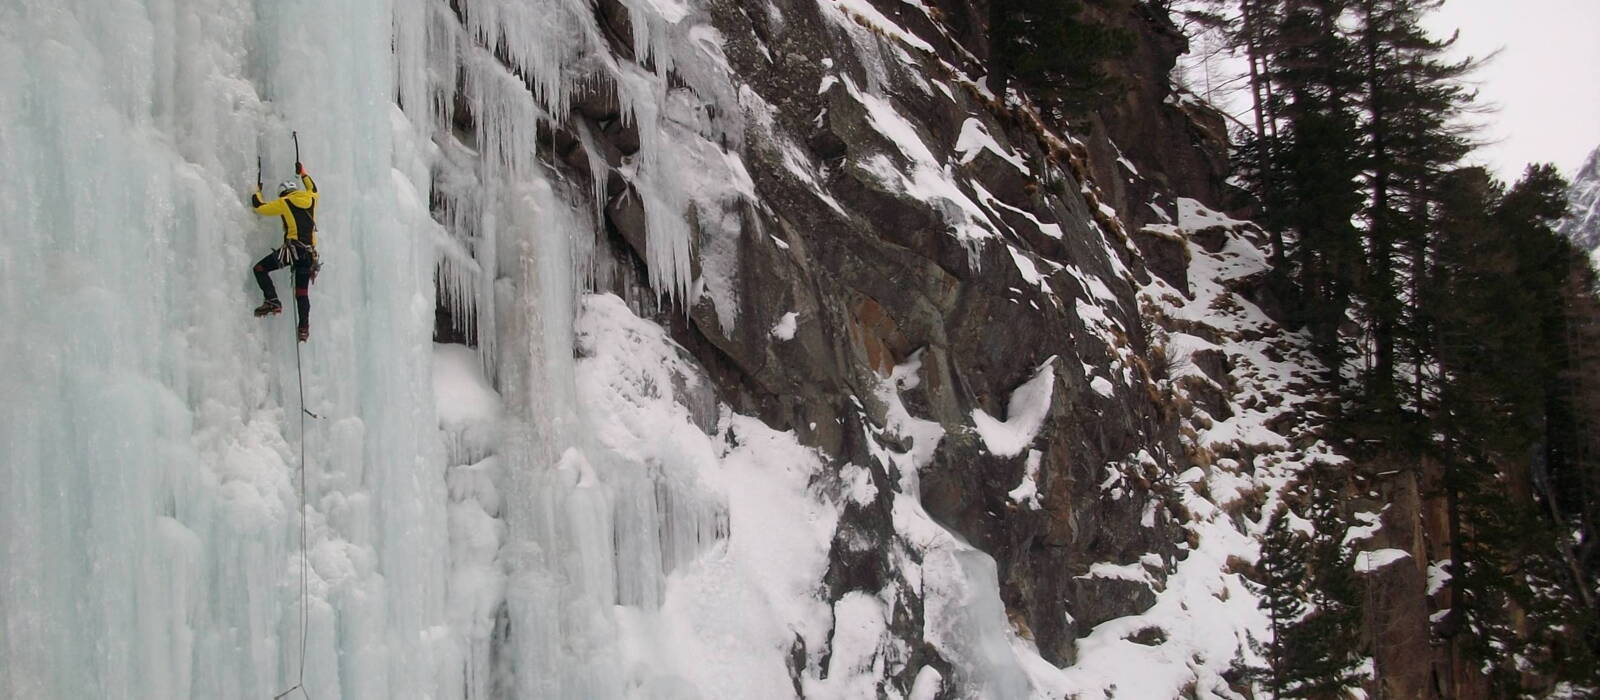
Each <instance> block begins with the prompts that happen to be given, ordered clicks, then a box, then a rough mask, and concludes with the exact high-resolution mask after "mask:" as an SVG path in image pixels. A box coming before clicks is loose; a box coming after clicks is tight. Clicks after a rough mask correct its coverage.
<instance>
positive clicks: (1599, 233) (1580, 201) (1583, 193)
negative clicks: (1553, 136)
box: [1556, 148, 1600, 264]
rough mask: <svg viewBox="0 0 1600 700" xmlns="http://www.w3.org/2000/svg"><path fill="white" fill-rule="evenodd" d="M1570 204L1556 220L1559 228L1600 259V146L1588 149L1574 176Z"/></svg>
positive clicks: (1568, 195) (1568, 191) (1569, 196)
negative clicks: (1581, 164) (1588, 151)
mask: <svg viewBox="0 0 1600 700" xmlns="http://www.w3.org/2000/svg"><path fill="white" fill-rule="evenodd" d="M1567 207H1568V209H1567V216H1566V218H1564V219H1562V220H1561V221H1560V222H1559V223H1558V224H1556V230H1557V231H1559V232H1561V234H1562V235H1565V236H1566V237H1568V238H1571V239H1572V241H1573V242H1574V243H1577V244H1578V248H1579V249H1581V250H1585V251H1590V252H1591V253H1592V254H1593V255H1595V256H1597V257H1596V258H1595V259H1596V260H1597V261H1600V148H1596V149H1595V150H1594V151H1592V152H1590V153H1589V158H1588V160H1585V161H1584V163H1583V167H1582V168H1579V169H1578V174H1577V175H1576V176H1574V177H1573V178H1572V186H1571V188H1570V189H1568V190H1567ZM1597 264H1600V262H1597Z"/></svg>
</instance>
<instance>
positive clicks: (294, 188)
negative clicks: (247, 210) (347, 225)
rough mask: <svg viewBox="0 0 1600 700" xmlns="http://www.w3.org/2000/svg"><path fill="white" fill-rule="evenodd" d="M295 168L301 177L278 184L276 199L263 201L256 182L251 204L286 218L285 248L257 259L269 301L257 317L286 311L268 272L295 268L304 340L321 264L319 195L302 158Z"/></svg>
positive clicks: (261, 211)
mask: <svg viewBox="0 0 1600 700" xmlns="http://www.w3.org/2000/svg"><path fill="white" fill-rule="evenodd" d="M294 171H295V173H296V174H297V175H299V176H300V178H299V180H298V181H295V180H284V181H283V183H282V184H280V185H278V198H277V199H274V200H272V201H270V202H263V201H261V185H260V184H259V183H257V184H256V191H255V194H252V195H250V204H251V206H253V207H255V210H256V213H257V214H260V215H262V216H276V217H280V218H281V219H283V247H281V248H277V249H275V250H273V251H272V252H270V253H267V256H266V257H264V258H262V259H261V260H259V261H257V262H256V266H255V273H256V284H259V285H261V294H262V295H263V296H265V297H266V301H264V302H262V303H261V305H260V306H257V307H256V316H267V315H270V314H276V313H282V312H283V304H281V303H279V302H278V290H277V289H275V288H273V286H272V278H271V277H269V276H268V273H270V272H272V271H273V270H276V269H278V268H280V267H284V266H289V267H292V268H293V269H294V302H295V308H296V310H298V311H299V317H300V321H299V326H300V328H299V330H300V341H301V342H305V340H306V338H308V337H310V335H311V296H310V294H311V282H312V280H315V279H316V278H317V270H318V269H319V268H321V267H322V265H321V263H320V262H319V261H318V260H317V198H318V195H317V183H315V182H313V181H312V180H311V176H310V175H307V174H306V169H305V167H304V166H302V165H300V163H299V161H296V162H295V164H294Z"/></svg>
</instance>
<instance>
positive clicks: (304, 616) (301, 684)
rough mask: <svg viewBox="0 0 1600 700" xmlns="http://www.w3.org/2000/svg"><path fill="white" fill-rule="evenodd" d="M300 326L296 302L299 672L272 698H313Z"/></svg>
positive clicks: (304, 404)
mask: <svg viewBox="0 0 1600 700" xmlns="http://www.w3.org/2000/svg"><path fill="white" fill-rule="evenodd" d="M293 274H294V270H293V268H292V267H291V268H290V275H291V276H292V275H293ZM299 327H300V308H299V305H298V304H296V305H295V329H296V330H295V343H294V378H295V383H296V385H297V386H298V387H299V389H300V669H299V671H300V672H299V675H298V676H296V680H295V684H294V687H291V688H289V689H288V690H285V691H283V692H281V693H278V694H277V695H274V696H272V700H282V699H283V698H284V697H287V696H288V695H289V694H290V693H293V692H294V691H296V690H298V691H300V694H301V695H303V696H305V698H306V700H311V694H310V693H308V692H306V628H307V623H308V622H309V621H310V618H311V608H310V593H309V590H308V582H309V576H310V572H309V569H310V556H309V555H308V554H307V543H308V541H309V539H308V535H307V531H308V528H307V525H306V416H311V417H313V418H315V417H317V416H316V414H314V413H312V412H310V411H308V410H306V378H305V372H304V370H302V369H301V362H300V337H299Z"/></svg>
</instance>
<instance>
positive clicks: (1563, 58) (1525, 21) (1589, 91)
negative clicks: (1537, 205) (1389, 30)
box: [1430, 0, 1600, 180]
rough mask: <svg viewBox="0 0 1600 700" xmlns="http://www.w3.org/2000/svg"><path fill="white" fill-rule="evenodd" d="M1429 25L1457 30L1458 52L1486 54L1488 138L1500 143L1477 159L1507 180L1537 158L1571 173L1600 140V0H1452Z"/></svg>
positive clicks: (1483, 98)
mask: <svg viewBox="0 0 1600 700" xmlns="http://www.w3.org/2000/svg"><path fill="white" fill-rule="evenodd" d="M1430 28H1431V29H1433V30H1434V31H1435V32H1437V33H1438V34H1440V35H1441V36H1447V35H1448V33H1449V32H1450V31H1451V30H1454V29H1459V30H1460V31H1461V38H1460V39H1459V40H1458V42H1457V46H1458V51H1459V52H1461V53H1463V54H1464V55H1473V56H1487V55H1489V54H1491V53H1493V52H1494V51H1496V50H1497V49H1498V50H1501V53H1500V55H1499V57H1497V58H1496V59H1495V60H1494V62H1493V63H1491V64H1489V65H1488V66H1486V67H1484V68H1483V69H1481V71H1480V72H1479V74H1478V77H1477V80H1478V82H1479V89H1480V93H1479V98H1478V99H1479V101H1480V102H1488V103H1491V104H1494V105H1496V106H1497V107H1498V108H1499V109H1498V111H1497V112H1495V113H1493V114H1486V115H1480V116H1478V117H1477V119H1478V120H1480V121H1482V122H1483V123H1485V124H1486V125H1487V127H1488V128H1486V129H1485V130H1484V132H1483V137H1484V138H1486V139H1489V140H1493V141H1496V143H1492V144H1490V145H1488V146H1485V147H1484V148H1482V149H1479V150H1478V152H1477V155H1476V156H1475V158H1476V159H1477V160H1478V161H1481V162H1483V163H1484V164H1485V165H1488V166H1489V167H1490V168H1491V169H1493V170H1494V171H1495V172H1497V173H1499V174H1500V176H1501V177H1502V178H1504V179H1506V180H1514V179H1516V178H1517V177H1518V176H1520V175H1521V173H1522V169H1523V168H1524V167H1525V166H1526V165H1527V164H1528V163H1531V162H1551V163H1555V164H1556V165H1557V166H1559V167H1560V168H1561V171H1562V173H1563V174H1565V175H1567V176H1568V177H1571V176H1572V175H1573V173H1574V172H1575V171H1576V170H1577V169H1578V168H1579V167H1580V166H1581V165H1582V164H1583V158H1584V157H1585V156H1587V155H1588V154H1589V151H1591V150H1593V149H1594V148H1595V147H1596V146H1600V0H1446V2H1445V4H1444V7H1443V8H1441V9H1440V10H1439V11H1438V12H1437V13H1435V14H1434V16H1433V17H1432V18H1431V27H1430Z"/></svg>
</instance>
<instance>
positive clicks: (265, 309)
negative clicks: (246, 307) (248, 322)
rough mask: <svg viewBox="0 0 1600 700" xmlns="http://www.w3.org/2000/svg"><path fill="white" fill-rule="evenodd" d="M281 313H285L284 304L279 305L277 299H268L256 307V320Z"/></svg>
mask: <svg viewBox="0 0 1600 700" xmlns="http://www.w3.org/2000/svg"><path fill="white" fill-rule="evenodd" d="M281 313H283V304H280V303H278V300H277V299H268V300H266V301H263V302H261V305H260V306H257V307H256V318H260V317H262V316H270V315H272V314H281Z"/></svg>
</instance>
